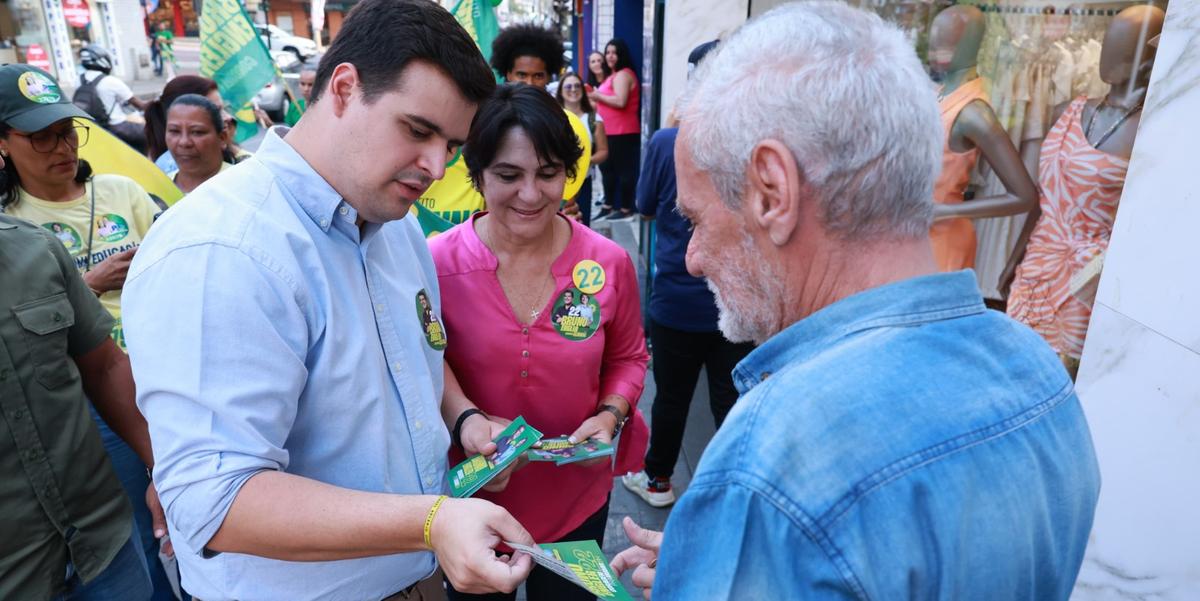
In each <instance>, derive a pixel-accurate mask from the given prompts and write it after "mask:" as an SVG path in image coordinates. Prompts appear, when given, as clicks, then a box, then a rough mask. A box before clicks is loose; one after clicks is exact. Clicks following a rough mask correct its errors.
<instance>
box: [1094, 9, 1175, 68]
mask: <svg viewBox="0 0 1200 601" xmlns="http://www.w3.org/2000/svg"><path fill="white" fill-rule="evenodd" d="M1165 17H1166V14H1165V13H1164V12H1163V10H1162V9H1161V8H1158V7H1157V6H1151V5H1147V4H1139V5H1137V6H1131V7H1129V8H1127V9H1125V10H1123V11H1121V12H1120V13H1118V14H1117V16H1116V17H1115V18H1114V19H1113V22H1112V24H1111V25H1109V26H1108V32H1106V33H1105V34H1104V47H1103V48H1102V49H1101V50H1100V79H1102V80H1104V82H1105V83H1107V84H1111V85H1112V86H1113V87H1114V88H1117V87H1119V86H1124V85H1127V84H1129V85H1132V86H1133V87H1134V88H1144V87H1146V84H1148V83H1149V81H1150V67H1151V66H1152V65H1153V64H1154V55H1155V52H1156V50H1157V49H1156V48H1155V47H1154V45H1152V44H1150V43H1149V42H1150V40H1152V39H1154V38H1155V37H1156V36H1158V34H1159V33H1161V32H1162V28H1163V20H1164V19H1165Z"/></svg>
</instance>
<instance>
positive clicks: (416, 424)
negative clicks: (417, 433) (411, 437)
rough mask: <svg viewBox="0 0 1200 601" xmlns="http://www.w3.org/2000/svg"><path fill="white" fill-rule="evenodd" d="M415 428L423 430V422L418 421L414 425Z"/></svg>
mask: <svg viewBox="0 0 1200 601" xmlns="http://www.w3.org/2000/svg"><path fill="white" fill-rule="evenodd" d="M413 427H415V428H416V429H418V430H420V429H421V420H417V421H416V422H415V423H413Z"/></svg>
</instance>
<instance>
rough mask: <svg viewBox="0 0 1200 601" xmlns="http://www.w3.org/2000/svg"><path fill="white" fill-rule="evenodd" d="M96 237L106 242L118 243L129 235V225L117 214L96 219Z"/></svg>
mask: <svg viewBox="0 0 1200 601" xmlns="http://www.w3.org/2000/svg"><path fill="white" fill-rule="evenodd" d="M96 235H97V236H99V237H100V239H101V240H104V241H105V242H117V241H118V240H121V239H122V238H124V237H125V236H128V235H129V224H128V223H127V222H126V221H125V218H124V217H121V216H120V215H117V214H116V213H107V214H104V215H100V216H98V217H96Z"/></svg>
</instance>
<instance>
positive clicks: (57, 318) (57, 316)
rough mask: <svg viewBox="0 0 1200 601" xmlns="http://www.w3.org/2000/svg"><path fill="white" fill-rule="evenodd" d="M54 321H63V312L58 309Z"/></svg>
mask: <svg viewBox="0 0 1200 601" xmlns="http://www.w3.org/2000/svg"><path fill="white" fill-rule="evenodd" d="M54 321H62V313H58V312H57V311H56V312H55V313H54Z"/></svg>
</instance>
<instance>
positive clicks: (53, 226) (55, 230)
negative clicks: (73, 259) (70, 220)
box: [42, 221, 83, 255]
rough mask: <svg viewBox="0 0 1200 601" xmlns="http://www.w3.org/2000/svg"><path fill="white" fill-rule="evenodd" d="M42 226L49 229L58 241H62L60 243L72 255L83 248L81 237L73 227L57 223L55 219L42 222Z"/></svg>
mask: <svg viewBox="0 0 1200 601" xmlns="http://www.w3.org/2000/svg"><path fill="white" fill-rule="evenodd" d="M42 227H44V228H46V229H48V230H50V233H51V234H54V237H55V238H58V241H59V242H62V245H63V246H64V247H66V249H67V252H69V253H71V254H72V255H74V254H78V253H79V251H82V250H83V238H81V237H80V236H79V232H77V231H75V228H73V227H71V226H69V225H67V224H65V223H58V222H57V221H51V222H50V223H43V224H42Z"/></svg>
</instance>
